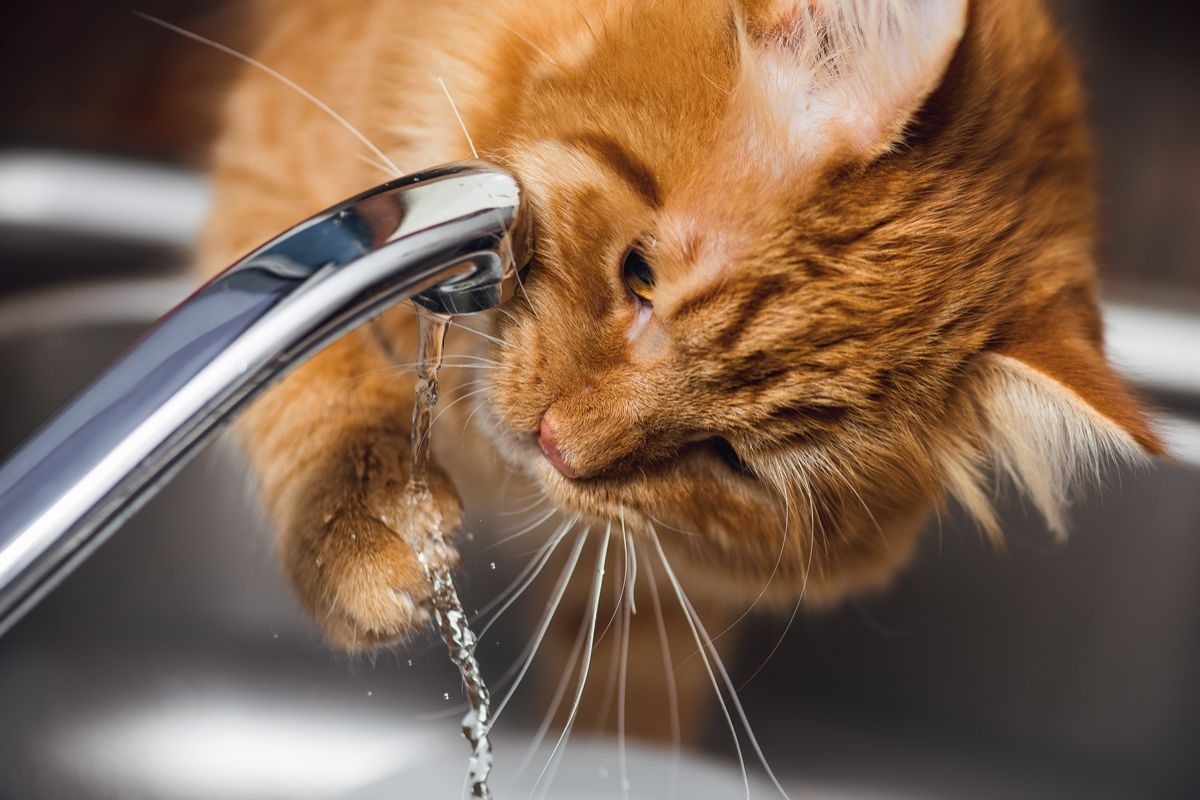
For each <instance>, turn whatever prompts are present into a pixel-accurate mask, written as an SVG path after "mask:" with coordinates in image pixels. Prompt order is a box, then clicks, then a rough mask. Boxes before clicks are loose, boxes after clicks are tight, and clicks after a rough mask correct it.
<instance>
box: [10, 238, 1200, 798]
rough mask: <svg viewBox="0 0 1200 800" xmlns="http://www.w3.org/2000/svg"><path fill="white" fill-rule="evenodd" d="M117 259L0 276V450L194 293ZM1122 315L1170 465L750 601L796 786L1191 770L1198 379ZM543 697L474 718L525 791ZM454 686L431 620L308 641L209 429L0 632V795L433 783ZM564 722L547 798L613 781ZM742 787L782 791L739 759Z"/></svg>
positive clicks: (461, 764)
mask: <svg viewBox="0 0 1200 800" xmlns="http://www.w3.org/2000/svg"><path fill="white" fill-rule="evenodd" d="M189 235H190V234H189ZM186 238H187V235H182V234H181V236H180V244H183V243H184V242H183V240H185V239H186ZM3 245H4V241H3V240H0V248H2V247H3ZM99 247H100V245H99V244H93V245H89V248H91V249H96V248H99ZM89 252H90V250H89ZM79 257H81V256H80V253H79V251H73V252H72V253H71V256H70V261H71V264H72V266H71V268H70V269H69V270H65V271H64V274H74V275H77V274H79V264H78V263H76V259H78V258H79ZM64 260H66V259H65V258H64ZM138 274H139V276H140V277H137V278H132V279H129V280H123V281H122V280H115V279H113V280H105V281H101V282H98V283H93V284H86V285H78V284H71V285H66V286H59V287H57V288H51V289H45V290H41V291H37V292H27V293H24V294H20V295H11V294H10V295H9V296H7V297H0V375H3V376H4V379H5V382H6V387H7V389H8V390H7V391H5V392H3V393H0V454H3V453H7V452H9V451H11V450H12V449H13V448H14V447H15V446H16V445H17V444H18V443H19V442H20V441H21V440H22V439H23V438H24V437H25V436H27V435H28V434H29V433H30V432H31V431H32V430H34V429H35V428H36V426H37V425H38V424H39V423H40V422H41V421H43V420H44V419H46V418H47V417H48V416H49V415H50V414H51V413H52V412H53V411H54V409H56V408H57V407H58V406H59V405H60V404H61V403H62V402H63V401H64V400H65V399H67V397H69V396H70V395H71V394H72V393H73V392H75V391H77V390H78V389H79V388H81V387H82V386H83V385H84V384H85V383H86V382H87V381H88V380H89V379H90V378H91V377H92V376H94V375H95V374H96V373H97V372H98V371H99V370H100V369H101V368H103V366H105V365H106V364H107V363H108V362H109V361H110V360H112V358H113V357H115V356H116V355H117V354H118V353H119V352H120V351H121V350H122V349H123V348H124V347H126V346H127V345H128V344H129V343H130V342H131V341H132V340H133V339H134V338H135V337H136V336H137V335H138V334H139V333H140V332H141V331H142V330H143V329H144V328H145V327H146V325H147V324H148V323H149V322H150V321H151V320H153V319H154V318H155V317H157V316H158V315H159V314H160V313H162V312H163V311H165V310H166V309H167V308H169V307H170V306H171V305H172V304H173V303H175V302H176V301H178V300H179V299H181V298H182V297H184V296H185V295H186V294H187V293H188V291H189V288H190V286H189V283H188V282H187V281H186V280H184V279H180V278H172V277H165V278H164V277H156V275H159V274H160V273H148V272H145V271H143V272H139V273H138ZM1117 311H1118V313H1116V314H1115V315H1113V316H1112V319H1113V321H1114V326H1115V327H1114V333H1115V334H1117V336H1116V341H1114V347H1113V353H1114V356H1115V358H1116V359H1117V361H1118V363H1124V365H1125V366H1127V367H1137V368H1138V369H1135V370H1134V371H1133V374H1134V375H1135V377H1137V378H1139V379H1140V380H1141V382H1142V383H1143V385H1145V386H1147V387H1150V388H1151V389H1153V390H1154V391H1155V392H1156V393H1157V394H1158V396H1159V397H1160V398H1161V400H1162V402H1163V404H1164V407H1166V408H1168V409H1169V410H1170V411H1171V416H1172V420H1171V425H1170V427H1169V428H1168V431H1167V432H1168V435H1169V438H1170V440H1171V442H1172V444H1173V445H1174V447H1175V448H1176V451H1177V453H1178V454H1179V455H1180V457H1181V460H1180V462H1179V463H1173V464H1172V463H1159V464H1155V465H1154V466H1153V467H1151V468H1149V469H1147V470H1144V471H1137V470H1126V471H1121V472H1113V473H1110V474H1108V475H1107V476H1106V477H1105V488H1104V491H1103V492H1093V493H1092V494H1090V495H1089V496H1088V498H1087V499H1086V500H1084V501H1081V502H1080V503H1078V504H1077V506H1076V507H1075V509H1074V513H1073V523H1072V530H1073V537H1072V540H1071V541H1070V543H1069V544H1068V545H1066V546H1065V547H1064V546H1058V545H1056V544H1054V543H1053V542H1052V540H1051V539H1050V538H1049V536H1048V535H1047V534H1046V533H1045V531H1044V530H1043V529H1042V526H1041V524H1040V522H1039V521H1038V519H1037V518H1036V516H1035V515H1034V514H1033V513H1032V512H1030V513H1027V512H1026V510H1025V509H1023V508H1022V507H1021V505H1020V504H1019V503H1017V502H1011V501H1008V502H1004V503H1003V504H1002V510H1003V517H1004V520H1005V530H1006V532H1007V533H1008V536H1009V547H1008V552H1007V553H1006V554H997V553H996V552H994V551H993V550H992V548H990V547H989V546H988V545H987V544H986V543H984V542H982V541H981V538H980V536H979V534H978V533H977V532H976V531H975V529H974V528H973V527H972V526H971V525H970V524H969V523H967V522H965V521H964V520H963V519H962V518H961V517H960V516H959V515H958V514H957V513H955V512H953V511H952V512H950V513H947V514H944V515H943V516H942V518H941V519H938V520H935V521H933V522H932V523H931V525H930V530H929V531H928V533H927V535H926V536H925V538H924V543H923V548H922V550H921V552H920V554H919V557H918V559H917V562H916V564H915V565H914V568H913V569H912V570H910V571H909V572H908V573H906V574H905V575H904V576H903V578H902V579H901V580H900V582H899V583H898V585H897V586H896V587H894V588H893V589H892V590H890V591H888V592H886V593H884V594H881V595H880V596H878V597H872V598H866V599H863V600H860V601H858V602H855V603H851V604H848V605H847V606H846V607H845V608H842V609H840V610H838V611H836V612H832V613H825V614H820V615H816V614H814V615H804V614H801V615H800V616H799V617H798V618H797V619H796V620H795V621H794V624H793V625H792V626H791V630H790V634H789V635H787V636H782V634H783V631H784V628H785V623H786V619H782V618H779V617H770V616H763V617H757V618H755V617H751V618H750V619H748V620H747V621H746V622H745V623H744V626H745V630H744V634H745V638H746V642H745V644H744V646H742V647H741V648H739V651H738V653H739V657H738V658H736V659H734V660H732V661H731V662H730V664H729V667H730V670H731V672H732V673H733V679H734V681H735V683H737V684H739V685H740V684H741V683H743V682H744V681H747V680H748V679H751V678H752V677H753V679H752V680H749V683H748V685H747V686H746V687H745V688H744V689H743V690H742V692H741V695H742V698H743V702H744V704H745V706H746V708H747V712H748V714H749V716H750V718H751V720H752V721H753V722H754V724H755V729H756V733H757V734H758V737H759V739H760V741H761V742H762V743H763V747H764V750H765V751H766V754H767V756H768V758H769V760H770V761H771V763H772V765H773V766H774V767H775V769H776V771H777V772H778V773H779V774H780V776H781V779H782V780H783V782H784V783H785V784H786V786H787V787H788V790H789V793H790V794H791V796H792V797H796V798H800V797H805V798H838V799H839V800H840V799H841V798H845V800H850V799H851V798H854V799H855V800H867V799H870V798H879V799H880V800H883V798H961V797H972V798H992V797H995V798H1011V797H1021V798H1055V799H1056V800H1058V799H1061V798H1088V799H1089V800H1095V798H1174V797H1180V798H1182V797H1194V796H1196V795H1197V792H1198V791H1200V765H1198V764H1197V762H1196V759H1195V753H1196V752H1197V750H1198V748H1200V682H1198V681H1197V680H1196V676H1197V675H1200V603H1197V602H1196V601H1197V590H1196V587H1197V586H1200V536H1197V535H1196V534H1197V532H1200V492H1198V491H1197V489H1198V488H1200V471H1198V470H1197V468H1196V465H1197V464H1200V433H1198V432H1200V426H1198V425H1197V423H1196V420H1197V419H1200V388H1197V386H1196V383H1195V377H1196V373H1195V371H1190V372H1189V371H1187V370H1180V369H1178V365H1179V364H1180V363H1186V360H1187V359H1188V357H1189V356H1190V355H1194V353H1195V352H1196V351H1197V349H1200V337H1198V336H1197V334H1196V332H1197V331H1198V330H1200V309H1198V308H1195V307H1192V308H1181V307H1174V308H1171V309H1170V310H1169V311H1167V310H1164V309H1158V308H1157V307H1155V306H1154V305H1153V304H1140V305H1130V306H1126V307H1118V309H1117ZM1147 332H1149V333H1151V334H1153V336H1146V335H1145V334H1147ZM1139 337H1140V338H1139ZM1155 337H1157V338H1155ZM1189 337H1190V338H1189ZM1160 367H1161V368H1160ZM1139 369H1140V370H1141V373H1139V372H1138V370H1139ZM499 533H501V534H502V533H504V532H503V531H501V532H499ZM488 538H489V537H487V536H484V535H482V532H480V535H479V536H478V537H477V539H476V542H475V543H468V544H467V545H466V549H467V552H466V554H465V557H466V563H467V571H468V576H469V580H467V581H466V582H465V588H466V592H465V597H464V601H465V603H466V604H467V608H468V609H471V608H474V607H476V606H478V605H482V603H483V602H485V601H486V600H488V599H490V598H491V597H493V596H494V595H495V593H496V592H497V591H498V590H500V589H501V588H502V587H504V586H506V585H507V582H508V580H511V577H512V575H513V573H514V572H515V571H516V570H517V569H518V568H519V567H521V566H523V563H524V560H523V558H521V557H519V556H517V555H505V554H500V553H497V552H495V551H493V552H490V553H485V552H482V547H483V545H484V542H485V541H486V540H487V539H488ZM493 561H494V562H496V564H497V568H495V569H490V568H489V567H490V565H491V562H493ZM530 602H533V603H539V604H540V602H541V598H534V599H532V600H531V601H530ZM785 616H786V615H785ZM520 619H521V618H520V616H519V615H517V614H510V615H508V616H507V617H506V618H505V620H504V621H503V622H502V624H500V625H499V626H497V628H496V630H495V636H494V637H493V636H492V635H489V636H488V637H487V640H486V641H485V642H484V643H483V644H482V645H481V650H480V657H481V661H482V663H483V667H484V670H485V673H487V674H489V675H491V676H496V675H498V674H499V673H500V672H502V671H503V669H504V668H506V667H507V666H508V664H510V663H511V662H512V661H513V660H514V659H515V658H516V657H517V655H518V653H519V652H520V650H521V648H522V647H523V646H524V644H525V643H526V641H527V640H528V637H529V636H530V631H529V630H528V628H527V627H522V626H521V625H520ZM781 637H782V638H781ZM777 642H781V643H780V645H779V647H778V648H777V649H775V645H776V643H777ZM768 653H773V655H772V656H771V657H770V659H769V660H767V661H766V664H765V666H763V662H764V660H765V659H767V654H768ZM410 659H411V662H410ZM760 666H762V669H761V671H760V669H759V668H760ZM536 694H537V693H536V692H525V693H523V694H518V696H517V697H518V699H517V701H515V703H514V706H513V710H512V711H511V712H507V716H508V717H511V719H507V718H506V719H505V720H503V721H502V722H501V724H500V725H499V726H498V728H497V729H496V731H495V736H494V739H495V743H496V746H497V752H498V759H497V774H496V777H495V780H494V783H493V786H494V788H495V790H496V793H497V797H499V798H501V799H502V800H503V798H507V797H526V796H538V795H539V794H541V793H542V791H543V790H544V789H545V788H546V784H545V782H543V784H542V786H541V787H540V788H539V789H538V792H537V793H532V789H533V783H534V782H535V780H536V778H537V776H538V774H539V773H540V771H541V769H542V765H544V764H545V763H546V760H547V759H548V758H549V743H543V744H542V745H541V749H540V750H539V751H538V752H536V753H535V754H534V755H533V756H532V757H530V758H529V759H528V761H529V764H530V766H529V768H528V769H526V770H525V772H524V773H523V774H522V775H520V776H516V775H514V772H515V767H516V766H517V765H518V764H520V763H521V762H522V761H525V760H527V759H526V752H527V750H528V749H529V747H530V734H529V733H528V729H529V727H530V726H536V724H537V723H538V721H539V720H540V716H541V709H539V708H536V707H534V706H533V703H532V700H531V699H529V698H531V697H533V696H536ZM459 696H460V692H459V683H458V679H457V677H456V675H455V673H454V671H453V669H452V667H451V666H450V665H449V663H448V662H447V660H446V659H445V656H444V651H442V650H441V648H440V645H439V644H437V643H433V642H420V641H418V642H415V643H412V644H410V645H409V646H408V647H407V648H406V649H398V650H396V651H389V652H385V653H382V654H379V655H378V656H377V657H374V658H366V657H361V656H360V657H350V656H346V655H344V654H339V653H336V652H334V651H332V650H330V649H329V648H328V647H327V646H326V645H324V644H323V643H322V641H321V639H320V638H319V636H318V635H317V633H316V632H315V630H314V629H313V627H312V626H311V624H310V623H309V622H308V621H307V620H306V619H305V618H304V617H303V615H302V614H301V613H300V611H299V610H298V607H297V605H296V603H295V602H294V600H293V598H292V596H291V592H290V590H289V588H288V587H287V584H286V581H285V580H284V578H283V577H282V576H281V575H280V573H279V569H278V567H277V564H276V559H275V555H274V553H273V551H272V540H271V534H270V531H269V530H268V529H267V527H266V526H265V525H264V523H263V522H262V519H261V512H260V510H259V508H258V505H257V501H256V500H255V498H254V495H253V492H252V491H251V489H250V481H249V479H248V476H247V475H246V473H245V470H244V468H243V466H242V463H241V461H240V458H239V456H238V454H237V452H236V449H235V448H234V447H233V446H231V443H230V442H228V441H218V442H217V443H216V444H215V445H214V446H213V447H211V448H210V449H209V450H208V451H207V452H205V453H203V454H202V455H201V456H200V457H199V458H198V459H197V460H196V461H194V462H193V463H192V464H191V465H190V466H188V467H187V468H186V469H185V470H183V471H182V472H181V473H180V474H179V475H178V476H177V477H176V478H175V479H174V480H173V481H172V482H171V483H170V484H169V485H167V487H166V488H165V489H164V490H163V492H162V493H161V494H160V495H159V496H158V497H157V498H156V499H155V500H153V501H152V502H151V503H150V504H148V505H147V506H146V507H145V508H144V509H142V511H141V512H139V513H138V514H137V515H136V516H135V517H134V518H132V519H131V520H130V521H129V522H128V523H127V524H126V525H125V526H124V528H123V529H122V530H120V531H119V532H118V533H117V534H116V535H115V536H114V537H113V539H112V540H111V541H110V542H108V543H107V544H106V545H104V546H103V547H102V548H101V549H100V550H99V551H98V552H97V554H96V555H95V556H94V558H92V559H91V560H90V561H88V562H87V563H85V564H84V565H83V566H82V567H81V568H80V569H79V570H78V571H77V572H76V573H74V574H73V575H71V576H70V577H69V578H68V579H67V580H66V581H65V582H64V583H63V584H62V585H61V586H60V587H59V588H58V589H57V590H56V591H54V592H53V593H52V594H51V595H50V596H49V597H48V598H47V599H46V600H45V601H44V602H43V603H42V605H41V606H39V607H38V608H36V609H35V610H34V611H33V612H32V613H31V614H30V615H29V616H28V617H26V618H25V619H24V620H23V621H21V622H20V623H19V624H18V625H17V626H16V627H15V628H14V629H13V630H12V631H11V632H10V633H9V634H8V635H7V636H5V637H3V638H0V797H13V798H72V797H88V798H164V799H165V798H171V799H174V798H179V799H181V800H182V799H185V798H188V799H190V798H223V799H226V798H227V799H229V800H240V799H241V798H276V797H278V798H284V797H286V798H355V799H356V800H368V799H371V798H389V799H394V798H419V799H420V800H425V799H426V798H442V797H446V798H455V797H459V796H461V795H462V789H463V777H464V773H465V767H466V755H467V748H466V745H465V743H464V742H463V741H462V740H461V738H460V737H459V735H458V720H457V716H458V713H459V712H458V711H457V707H456V703H457V702H458V700H459ZM447 698H449V699H447ZM523 726H526V727H523ZM586 734H587V732H586V731H580V732H578V734H577V735H576V736H575V737H574V738H573V739H572V741H571V743H570V745H569V746H568V747H567V748H566V749H565V751H564V755H563V759H562V763H561V765H560V767H559V769H558V770H557V773H556V775H555V780H554V783H553V784H552V787H551V788H550V790H549V792H548V795H547V796H550V797H554V798H565V799H566V800H571V798H601V797H604V798H614V797H616V798H621V797H624V796H625V793H624V792H623V790H622V788H621V785H620V780H619V777H618V776H619V774H620V773H619V768H618V764H619V757H618V749H617V746H616V743H614V742H612V741H607V740H601V739H588V738H587V737H586ZM552 738H553V737H552ZM700 739H701V744H700V745H699V746H697V747H696V748H695V749H689V750H688V751H687V752H685V753H684V754H683V755H682V756H681V757H680V758H679V760H678V761H676V759H675V758H674V757H673V755H672V753H671V751H670V750H669V749H668V750H662V749H655V748H652V747H646V746H639V745H636V744H631V745H630V747H629V750H628V754H627V761H628V776H629V781H630V789H629V792H628V797H630V798H642V799H643V800H645V799H646V798H670V797H679V798H695V799H696V800H704V799H705V798H736V797H741V796H744V794H745V791H744V789H743V784H742V777H741V773H740V771H739V770H738V768H737V762H736V759H735V757H734V750H733V747H732V745H731V743H730V740H729V735H728V730H727V729H725V728H724V726H723V724H722V722H721V720H720V719H718V718H714V719H713V720H711V723H710V729H709V730H707V731H706V732H704V733H703V735H702V736H701V737H700ZM751 784H752V788H753V796H754V797H764V798H765V797H771V796H774V795H773V793H772V792H773V790H772V789H771V787H770V785H769V784H768V783H767V782H766V781H765V780H764V779H763V777H762V775H761V774H760V773H759V772H758V771H755V772H754V774H753V775H752V776H751Z"/></svg>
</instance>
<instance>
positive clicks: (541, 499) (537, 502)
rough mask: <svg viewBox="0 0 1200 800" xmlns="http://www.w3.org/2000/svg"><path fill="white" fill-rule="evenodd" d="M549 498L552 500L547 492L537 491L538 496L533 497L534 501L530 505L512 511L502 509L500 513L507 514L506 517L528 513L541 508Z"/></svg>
mask: <svg viewBox="0 0 1200 800" xmlns="http://www.w3.org/2000/svg"><path fill="white" fill-rule="evenodd" d="M549 500H550V498H549V497H548V496H547V495H546V494H544V493H543V492H541V491H537V493H536V496H535V497H534V499H533V502H532V503H530V504H529V505H526V506H523V507H522V508H517V509H513V510H510V511H501V512H500V515H501V516H505V517H515V516H517V515H519V514H527V513H529V512H530V511H533V510H534V509H537V508H540V507H541V506H543V505H545V504H546V503H547V502H549Z"/></svg>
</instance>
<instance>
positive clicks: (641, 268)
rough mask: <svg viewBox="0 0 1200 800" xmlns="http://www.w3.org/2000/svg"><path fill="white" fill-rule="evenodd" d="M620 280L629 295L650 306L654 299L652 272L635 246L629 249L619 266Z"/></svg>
mask: <svg viewBox="0 0 1200 800" xmlns="http://www.w3.org/2000/svg"><path fill="white" fill-rule="evenodd" d="M621 280H622V281H624V282H625V288H626V289H628V290H629V292H630V294H632V295H633V296H634V297H636V298H637V299H638V300H641V301H642V302H643V303H646V304H650V303H651V302H652V300H653V297H654V270H653V269H651V267H650V264H649V263H648V262H647V261H646V257H645V256H644V255H642V253H641V251H640V250H639V249H638V247H637V246H634V247H631V248H629V251H628V252H627V253H626V254H625V260H624V262H622V264H621Z"/></svg>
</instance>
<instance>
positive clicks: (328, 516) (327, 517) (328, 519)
mask: <svg viewBox="0 0 1200 800" xmlns="http://www.w3.org/2000/svg"><path fill="white" fill-rule="evenodd" d="M331 522H333V514H326V515H325V524H326V525H328V524H329V523H331Z"/></svg>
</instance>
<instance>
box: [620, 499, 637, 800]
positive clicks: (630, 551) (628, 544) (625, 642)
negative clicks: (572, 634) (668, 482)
mask: <svg viewBox="0 0 1200 800" xmlns="http://www.w3.org/2000/svg"><path fill="white" fill-rule="evenodd" d="M621 528H622V532H623V535H624V538H625V550H626V553H627V556H626V563H627V566H626V571H630V572H632V576H631V577H630V580H629V583H628V586H629V594H628V596H627V597H626V602H625V603H624V604H623V605H624V610H623V611H622V612H621V613H622V615H623V618H624V625H623V635H622V636H621V668H620V669H621V673H620V676H619V677H618V679H617V771H618V773H619V775H620V780H621V797H622V798H624V800H629V788H630V785H629V762H628V759H627V756H626V752H625V684H626V678H627V676H628V673H629V629H630V627H631V626H632V625H633V619H632V615H633V614H636V613H637V610H636V609H635V608H634V604H633V596H634V586H635V585H636V583H637V555H636V550H634V543H633V537H632V534H630V533H629V532H628V531H625V530H624V528H625V515H624V514H622V515H621Z"/></svg>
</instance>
